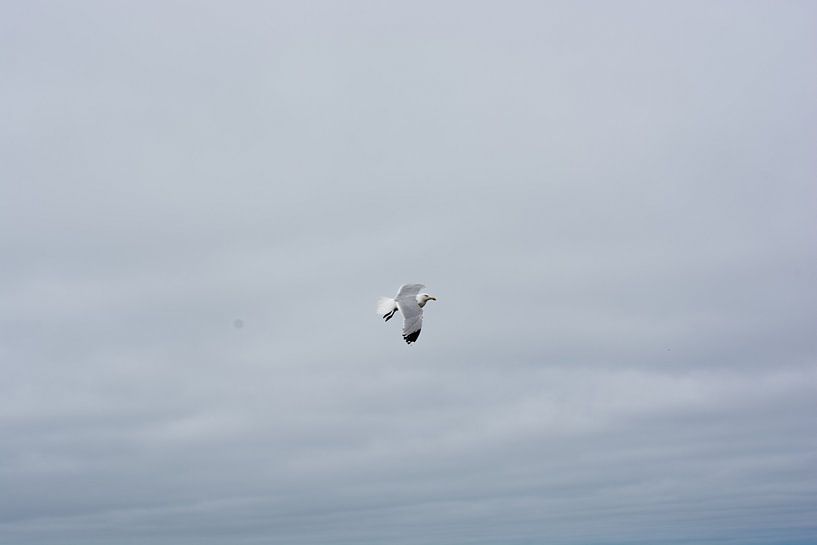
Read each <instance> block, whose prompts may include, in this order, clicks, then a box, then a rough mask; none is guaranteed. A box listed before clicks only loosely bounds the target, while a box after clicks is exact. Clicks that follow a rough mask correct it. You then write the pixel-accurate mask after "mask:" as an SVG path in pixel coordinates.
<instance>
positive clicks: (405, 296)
mask: <svg viewBox="0 0 817 545" xmlns="http://www.w3.org/2000/svg"><path fill="white" fill-rule="evenodd" d="M424 287H425V286H423V285H422V284H403V285H402V286H400V290H399V291H398V292H397V295H396V296H395V297H394V298H391V297H380V298H379V299H378V300H377V314H378V315H380V316H382V317H383V318H384V319H385V320H386V321H387V322H388V321H389V320H390V319H391V318H392V316H394V313H395V312H397V311H398V310H399V311H400V312H401V313H403V340H405V341H406V343H407V344H411V343H413V342H415V341H416V340H417V337H419V336H420V330H421V329H422V327H423V307H424V306H426V303H428V302H429V301H436V300H437V298H436V297H434V296H433V295H429V294H427V293H420V290H421V289H423V288H424Z"/></svg>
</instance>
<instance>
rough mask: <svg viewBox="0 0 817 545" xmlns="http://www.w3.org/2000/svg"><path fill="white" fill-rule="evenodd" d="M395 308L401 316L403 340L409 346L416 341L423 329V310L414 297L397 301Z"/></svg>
mask: <svg viewBox="0 0 817 545" xmlns="http://www.w3.org/2000/svg"><path fill="white" fill-rule="evenodd" d="M397 308H399V309H400V312H401V313H402V314H403V340H404V341H406V343H407V344H411V343H413V342H414V341H416V340H417V337H419V336H420V330H421V329H422V328H423V309H422V308H420V305H418V304H417V299H415V296H414V295H411V296H409V297H403V298H400V299H397Z"/></svg>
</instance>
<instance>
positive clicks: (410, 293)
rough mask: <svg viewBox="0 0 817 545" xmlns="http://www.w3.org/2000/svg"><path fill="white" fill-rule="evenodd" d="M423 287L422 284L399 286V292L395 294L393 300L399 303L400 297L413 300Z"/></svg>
mask: <svg viewBox="0 0 817 545" xmlns="http://www.w3.org/2000/svg"><path fill="white" fill-rule="evenodd" d="M424 287H425V286H424V285H423V284H403V285H402V286H400V291H398V292H397V296H396V297H395V299H396V300H398V301H399V300H400V298H401V297H408V298H411V299H412V300H413V299H414V297H416V296H417V294H418V293H420V290H421V289H423V288H424Z"/></svg>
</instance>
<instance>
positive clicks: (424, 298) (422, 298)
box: [417, 293, 437, 307]
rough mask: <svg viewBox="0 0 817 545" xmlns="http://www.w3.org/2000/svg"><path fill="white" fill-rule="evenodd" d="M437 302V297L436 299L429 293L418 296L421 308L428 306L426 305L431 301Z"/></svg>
mask: <svg viewBox="0 0 817 545" xmlns="http://www.w3.org/2000/svg"><path fill="white" fill-rule="evenodd" d="M436 300H437V298H436V297H434V296H433V295H429V294H427V293H421V294H420V295H418V296H417V304H418V305H420V306H421V307H424V306H426V303H428V302H429V301H436Z"/></svg>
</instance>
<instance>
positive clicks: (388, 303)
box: [377, 297, 397, 316]
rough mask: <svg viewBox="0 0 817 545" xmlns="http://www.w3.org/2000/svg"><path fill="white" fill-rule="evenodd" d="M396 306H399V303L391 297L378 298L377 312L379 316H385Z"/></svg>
mask: <svg viewBox="0 0 817 545" xmlns="http://www.w3.org/2000/svg"><path fill="white" fill-rule="evenodd" d="M395 308H397V303H396V302H395V301H394V299H392V298H391V297H378V298H377V314H378V315H379V316H385V315H386V314H388V313H389V312H391V311H392V310H394V309H395Z"/></svg>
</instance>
